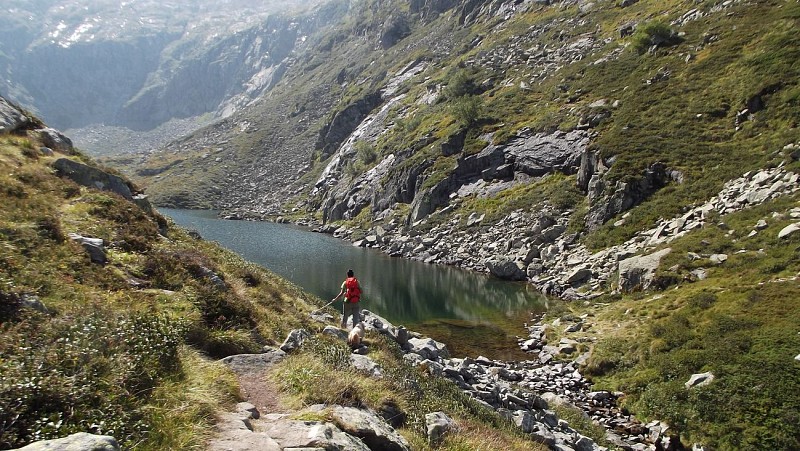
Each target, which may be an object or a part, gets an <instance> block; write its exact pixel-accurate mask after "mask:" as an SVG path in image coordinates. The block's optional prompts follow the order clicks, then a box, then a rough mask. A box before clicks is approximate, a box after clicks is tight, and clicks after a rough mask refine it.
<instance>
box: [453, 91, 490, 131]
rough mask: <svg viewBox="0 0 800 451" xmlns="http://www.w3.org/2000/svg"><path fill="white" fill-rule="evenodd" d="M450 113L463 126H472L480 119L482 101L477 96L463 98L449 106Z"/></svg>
mask: <svg viewBox="0 0 800 451" xmlns="http://www.w3.org/2000/svg"><path fill="white" fill-rule="evenodd" d="M450 112H451V113H452V114H453V117H455V118H456V120H457V121H459V122H460V123H461V124H462V125H464V126H467V127H469V126H472V125H473V124H475V123H476V122H477V121H478V119H480V117H481V114H482V112H483V101H482V100H481V98H480V97H478V96H472V95H470V96H463V97H459V98H457V99H456V100H454V101H453V102H452V103H451V104H450Z"/></svg>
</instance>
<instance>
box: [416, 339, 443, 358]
mask: <svg viewBox="0 0 800 451" xmlns="http://www.w3.org/2000/svg"><path fill="white" fill-rule="evenodd" d="M408 344H409V345H411V352H412V353H414V354H417V355H419V356H420V357H422V358H423V359H428V360H433V361H437V360H439V357H442V358H448V357H450V353H449V352H448V350H447V346H445V344H444V343H440V342H438V341H436V340H434V339H432V338H411V339H409V340H408Z"/></svg>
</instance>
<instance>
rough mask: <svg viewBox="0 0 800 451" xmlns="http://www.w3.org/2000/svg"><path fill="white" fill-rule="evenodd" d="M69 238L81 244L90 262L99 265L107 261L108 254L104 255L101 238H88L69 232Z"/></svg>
mask: <svg viewBox="0 0 800 451" xmlns="http://www.w3.org/2000/svg"><path fill="white" fill-rule="evenodd" d="M69 238H70V239H71V240H72V241H75V242H77V243H79V244H80V245H81V246H83V248H84V249H85V250H86V253H87V254H89V258H90V259H91V260H92V263H97V264H100V265H105V264H106V263H108V256H107V255H106V248H105V246H104V245H103V239H102V238H88V237H85V236H81V235H78V234H77V233H70V234H69Z"/></svg>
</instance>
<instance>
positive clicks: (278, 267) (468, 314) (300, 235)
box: [159, 208, 547, 360]
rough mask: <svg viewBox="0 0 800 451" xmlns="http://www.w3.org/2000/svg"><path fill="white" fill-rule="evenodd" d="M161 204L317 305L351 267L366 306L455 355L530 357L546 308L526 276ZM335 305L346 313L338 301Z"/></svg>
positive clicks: (332, 293)
mask: <svg viewBox="0 0 800 451" xmlns="http://www.w3.org/2000/svg"><path fill="white" fill-rule="evenodd" d="M159 211H160V212H161V213H162V214H164V215H166V216H168V217H170V218H172V220H173V221H175V223H176V224H178V225H179V226H182V227H184V228H186V229H189V230H195V231H197V232H198V233H200V235H201V236H202V237H203V239H205V240H210V241H216V242H218V243H219V244H220V245H222V246H224V247H226V248H228V249H230V250H232V251H234V252H236V253H237V254H239V255H240V256H242V258H244V259H246V260H248V261H251V262H254V263H258V264H260V265H262V266H264V267H265V268H267V269H269V270H270V271H272V272H274V273H276V274H278V275H280V276H282V277H284V278H286V279H288V280H290V281H291V282H293V283H294V284H296V285H298V286H300V287H302V288H303V289H304V290H305V291H307V292H309V293H312V294H314V295H316V296H319V297H320V299H321V301H320V302H321V304H320V305H322V304H324V303H327V302H328V301H330V300H331V299H332V298H333V297H334V296H335V295H336V294H338V293H339V289H340V287H341V283H342V281H343V280H344V279H345V277H346V272H347V270H348V269H350V268H352V269H353V271H354V272H355V275H356V278H358V280H359V282H360V283H361V286H362V290H363V294H362V300H361V308H364V309H368V310H370V311H372V312H375V313H376V314H378V315H380V316H382V317H384V318H386V319H387V320H389V321H390V322H391V323H392V324H394V325H395V326H400V325H403V326H405V327H406V328H407V329H409V330H412V331H415V332H419V333H421V334H423V335H425V336H428V337H431V338H433V339H435V340H437V341H441V342H443V343H445V344H446V345H447V348H448V349H449V350H450V353H451V354H452V355H453V356H454V357H473V358H474V357H478V356H480V355H483V356H485V357H488V358H492V359H504V360H525V359H528V358H529V357H530V356H529V355H527V354H525V353H524V352H523V351H521V350H520V349H519V347H518V345H517V337H527V331H526V330H525V327H524V326H525V323H527V322H530V321H531V318H532V315H534V314H536V313H539V312H543V311H544V310H546V308H547V299H546V298H545V297H544V296H543V295H542V294H541V293H540V292H539V291H537V290H536V289H534V288H533V287H531V286H529V285H528V284H526V283H522V282H508V281H502V280H499V279H496V278H492V277H490V276H488V275H486V274H479V273H475V272H471V271H465V270H461V269H458V268H454V267H450V266H443V265H431V264H426V263H423V262H419V261H413V260H406V259H401V258H393V257H389V256H387V255H385V254H383V253H381V252H379V251H376V250H372V249H365V248H358V247H354V246H352V245H351V244H350V243H349V242H348V241H343V240H340V239H337V238H334V237H332V236H330V235H325V234H322V233H316V232H312V231H310V230H309V229H306V228H302V227H297V226H293V225H287V224H276V223H271V222H260V221H231V220H224V219H219V218H218V217H217V214H216V212H214V211H208V210H178V209H168V208H160V209H159ZM333 306H334V307H335V308H336V309H337V310H339V311H340V312H341V302H336V303H334V304H333Z"/></svg>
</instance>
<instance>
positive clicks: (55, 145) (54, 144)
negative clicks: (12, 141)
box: [30, 127, 75, 155]
mask: <svg viewBox="0 0 800 451" xmlns="http://www.w3.org/2000/svg"><path fill="white" fill-rule="evenodd" d="M30 135H32V136H35V137H37V138H39V140H40V141H42V144H44V145H45V146H47V147H49V148H50V149H52V150H55V151H56V152H59V153H62V154H65V155H72V154H73V153H75V149H74V147H73V146H72V140H71V139H69V138H67V136H66V135H64V134H63V133H61V132H60V131H58V130H56V129H54V128H49V127H48V128H40V129H37V130H33V131H31V132H30Z"/></svg>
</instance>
